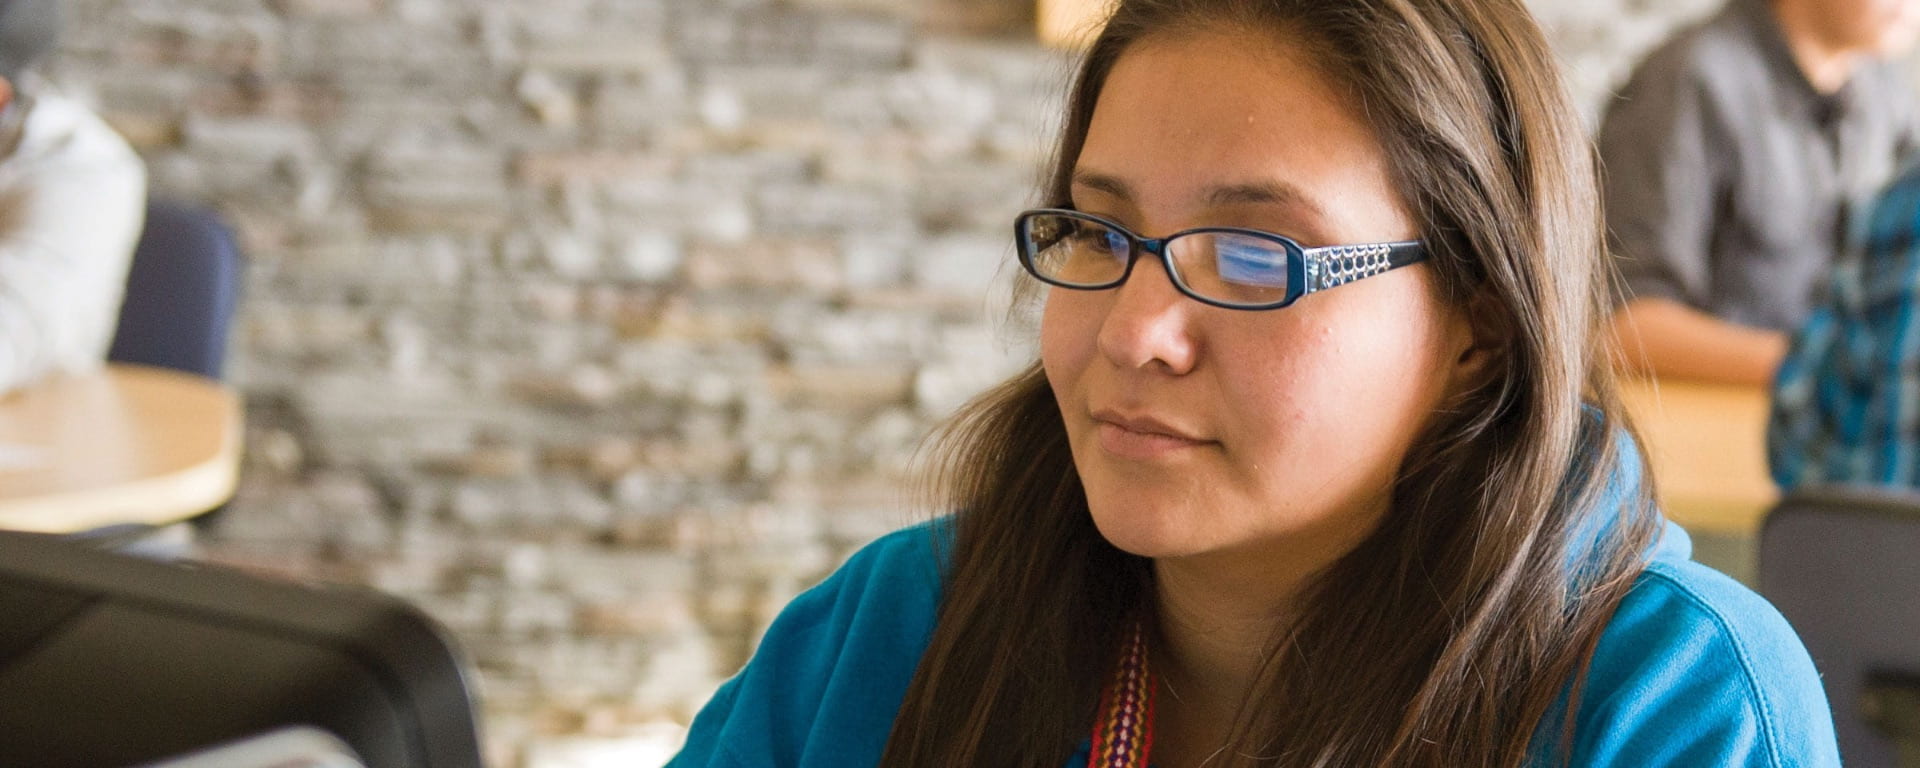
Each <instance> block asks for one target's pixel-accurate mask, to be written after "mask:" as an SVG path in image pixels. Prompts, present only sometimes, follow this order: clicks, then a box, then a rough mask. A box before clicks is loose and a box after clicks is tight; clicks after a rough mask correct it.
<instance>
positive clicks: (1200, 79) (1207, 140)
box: [1075, 32, 1399, 235]
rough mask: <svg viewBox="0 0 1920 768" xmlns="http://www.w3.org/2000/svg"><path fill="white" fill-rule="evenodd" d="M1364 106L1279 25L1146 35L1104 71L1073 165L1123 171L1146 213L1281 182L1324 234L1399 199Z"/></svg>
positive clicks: (1200, 209) (1202, 211) (1194, 211)
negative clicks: (1321, 219)
mask: <svg viewBox="0 0 1920 768" xmlns="http://www.w3.org/2000/svg"><path fill="white" fill-rule="evenodd" d="M1363 116H1364V110H1363V109H1361V107H1360V105H1359V103H1358V100H1357V99H1355V98H1354V97H1353V96H1352V95H1351V93H1350V92H1349V90H1348V89H1347V88H1345V87H1344V86H1343V85H1342V84H1341V83H1340V82H1339V81H1338V80H1337V79H1335V78H1332V77H1328V76H1327V75H1325V74H1324V73H1323V71H1322V69H1321V67H1319V66H1318V65H1316V64H1315V63H1314V62H1313V61H1312V52H1311V48H1309V47H1307V46H1302V45H1296V44H1294V43H1292V42H1291V41H1289V39H1288V38H1287V37H1286V36H1284V35H1281V36H1273V35H1254V34H1246V33H1235V32H1213V33H1203V34H1192V35H1182V36H1177V37H1166V38H1151V37H1150V38H1148V39H1146V40H1143V41H1140V42H1138V43H1136V44H1134V45H1133V46H1132V47H1131V48H1129V49H1128V50H1127V51H1126V52H1125V53H1123V54H1122V55H1121V56H1120V58H1119V60H1118V61H1116V62H1115V63H1114V66H1113V69H1112V71H1111V72H1109V73H1108V76H1107V79H1106V81H1105V83H1104V85H1103V87H1102V88H1101V91H1100V95H1099V99H1098V101H1097V102H1096V106H1095V108H1094V114H1093V118H1092V121H1091V122H1090V124H1089V125H1088V129H1087V138H1086V142H1085V144H1084V145H1083V147H1082V148H1081V152H1080V156H1079V158H1078V160H1077V162H1076V164H1075V172H1076V175H1078V176H1081V177H1086V176H1089V175H1091V176H1101V177H1111V178H1114V179H1117V180H1119V181H1121V182H1124V186H1125V187H1126V189H1127V190H1129V192H1130V193H1131V199H1129V200H1127V201H1126V202H1128V203H1129V204H1132V205H1134V206H1136V207H1137V209H1138V211H1139V212H1140V214H1141V216H1142V217H1144V218H1160V217H1171V218H1188V219H1190V218H1191V217H1193V216H1204V215H1206V212H1207V209H1208V208H1209V207H1210V206H1212V204H1213V202H1216V201H1218V200H1219V199H1220V196H1219V195H1217V194H1210V193H1212V192H1214V191H1217V190H1218V189H1220V188H1223V187H1224V188H1232V187H1269V188H1273V187H1282V188H1290V189H1293V190H1297V191H1299V192H1300V193H1301V195H1300V196H1301V197H1302V198H1304V200H1305V202H1306V203H1307V206H1306V207H1308V208H1313V209H1317V211H1318V212H1319V213H1322V214H1324V216H1325V218H1326V219H1328V221H1327V222H1325V224H1326V228H1327V229H1328V230H1329V234H1330V235H1332V233H1333V232H1336V231H1340V230H1351V229H1353V228H1354V227H1355V226H1356V225H1363V224H1364V223H1365V222H1364V221H1363V220H1364V219H1366V218H1368V217H1366V216H1360V215H1358V214H1360V213H1363V212H1365V211H1369V210H1373V211H1377V210H1379V209H1380V208H1381V206H1383V205H1384V206H1388V207H1394V208H1398V206H1399V200H1398V195H1397V193H1395V191H1394V190H1393V189H1392V184H1391V179H1390V174H1389V173H1388V172H1387V164H1386V160H1385V152H1384V150H1383V149H1382V148H1381V146H1380V144H1379V142H1378V141H1377V140H1376V139H1375V137H1374V133H1373V129H1372V127H1371V126H1370V125H1369V124H1368V123H1367V122H1366V121H1365V120H1364V117H1363ZM1081 193H1082V189H1081V188H1080V187H1078V186H1077V187H1076V189H1075V196H1076V202H1081V201H1080V200H1078V198H1079V197H1080V195H1081ZM1157 224H1159V225H1168V224H1173V222H1157ZM1360 228H1362V229H1364V228H1365V227H1364V226H1361V227H1360Z"/></svg>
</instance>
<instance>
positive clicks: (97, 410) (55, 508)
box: [0, 365, 241, 533]
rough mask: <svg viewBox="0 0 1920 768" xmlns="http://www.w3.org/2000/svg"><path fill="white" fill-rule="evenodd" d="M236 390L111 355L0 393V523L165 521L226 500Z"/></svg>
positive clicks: (235, 465)
mask: <svg viewBox="0 0 1920 768" xmlns="http://www.w3.org/2000/svg"><path fill="white" fill-rule="evenodd" d="M240 412H241V409H240V398H239V397H238V396H237V395H235V394H234V393H233V392H232V391H231V390H228V389H227V388H226V387H224V386H221V385H220V383H219V382H215V381H212V380H209V379H204V378H201V377H199V376H193V375H190V374H185V373H178V372H174V371H168V370H163V369H159V368H147V367H141V366H126V365H110V366H107V367H106V368H105V369H102V370H100V371H97V372H94V373H88V374H78V375H63V376H56V377H53V378H50V379H47V380H44V381H41V382H38V383H35V384H33V385H31V386H28V387H26V388H24V389H20V390H16V391H14V392H10V393H6V394H0V528H4V529H11V530H20V531H37V532H43V533H65V532H72V531H82V530H88V529H92V528H99V527H104V526H108V525H115V524H120V523H147V524H152V525H165V524H168V523H173V522H178V521H180V520H185V519H187V518H189V517H193V516H194V515H197V514H200V513H202V512H206V511H207V510H210V509H213V508H214V507H217V506H219V505H220V504H222V503H224V502H225V501H226V500H227V499H228V498H230V497H231V496H232V495H233V490H234V483H235V481H236V479H237V477H238V474H239V465H240V432H241V416H240Z"/></svg>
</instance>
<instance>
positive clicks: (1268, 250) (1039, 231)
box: [1022, 214, 1288, 305]
mask: <svg viewBox="0 0 1920 768" xmlns="http://www.w3.org/2000/svg"><path fill="white" fill-rule="evenodd" d="M1024 241H1025V242H1023V243H1022V247H1023V248H1026V249H1027V251H1028V254H1027V255H1028V258H1029V261H1030V262H1031V263H1032V264H1033V268H1034V270H1035V271H1037V272H1038V273H1039V275H1040V277H1041V278H1043V279H1045V280H1047V281H1049V282H1054V283H1059V284H1064V285H1068V286H1073V287H1083V288H1106V287H1111V286H1113V285H1115V284H1117V282H1118V281H1119V280H1120V279H1121V278H1122V277H1123V276H1124V275H1126V273H1127V262H1128V260H1129V259H1130V258H1131V257H1132V254H1131V252H1130V245H1129V240H1128V238H1127V235H1126V234H1125V233H1123V232H1120V231H1118V230H1116V229H1114V228H1112V227H1109V226H1106V225H1104V224H1101V223H1100V222H1098V221H1094V220H1092V219H1082V218H1079V217H1076V216H1061V215H1057V214H1041V215H1036V216H1032V217H1030V218H1028V219H1027V220H1026V237H1025V238H1024ZM1167 251H1168V254H1169V255H1170V256H1172V262H1173V268H1174V279H1175V280H1177V281H1178V282H1179V283H1181V284H1182V285H1184V286H1185V287H1186V288H1187V290H1189V291H1192V292H1193V293H1195V294H1198V295H1200V296H1203V297H1205V298H1207V299H1209V300H1212V301H1219V302H1223V303H1228V304H1248V305H1252V304H1269V303H1273V302H1278V301H1282V300H1284V299H1285V298H1286V296H1287V280H1288V271H1287V258H1288V257H1287V249H1286V246H1284V245H1282V244H1280V243H1278V242H1274V241H1270V240H1267V239H1264V238H1260V237H1256V236H1253V235H1247V234H1241V233H1235V232H1196V233H1190V234H1186V235H1181V236H1179V237H1177V238H1174V239H1173V240H1171V241H1169V242H1168V243H1167Z"/></svg>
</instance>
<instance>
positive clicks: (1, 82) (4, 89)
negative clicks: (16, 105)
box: [0, 77, 13, 110]
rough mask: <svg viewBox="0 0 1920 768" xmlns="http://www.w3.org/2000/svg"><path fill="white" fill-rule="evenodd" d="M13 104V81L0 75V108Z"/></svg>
mask: <svg viewBox="0 0 1920 768" xmlns="http://www.w3.org/2000/svg"><path fill="white" fill-rule="evenodd" d="M12 105H13V81H11V80H8V79H6V78H4V77H0V110H3V109H6V108H7V107H9V106H12Z"/></svg>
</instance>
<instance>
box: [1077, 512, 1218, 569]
mask: <svg viewBox="0 0 1920 768" xmlns="http://www.w3.org/2000/svg"><path fill="white" fill-rule="evenodd" d="M1087 507H1088V509H1089V510H1090V511H1091V513H1092V515H1093V526H1094V528H1096V529H1098V530H1099V531H1100V537H1101V538H1104V539H1106V540H1107V543H1108V544H1112V545H1113V546H1114V547H1115V548H1117V549H1119V550H1120V551H1122V552H1126V553H1127V554H1130V555H1137V556H1140V557H1146V558H1162V557H1179V556H1182V555H1191V554H1195V553H1198V552H1201V551H1204V550H1206V549H1207V548H1208V547H1207V545H1206V543H1205V542H1202V541H1200V540H1199V535H1198V534H1200V528H1202V527H1203V526H1201V525H1199V524H1198V523H1199V521H1197V520H1196V519H1195V516H1194V515H1190V514H1187V512H1186V510H1183V509H1182V508H1181V505H1177V504H1175V505H1169V504H1155V503H1152V502H1150V501H1147V500H1146V499H1143V498H1139V497H1134V498H1130V499H1128V500H1127V501H1124V502H1116V501H1114V500H1110V499H1103V500H1096V499H1094V498H1091V497H1089V498H1088V499H1087Z"/></svg>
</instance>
